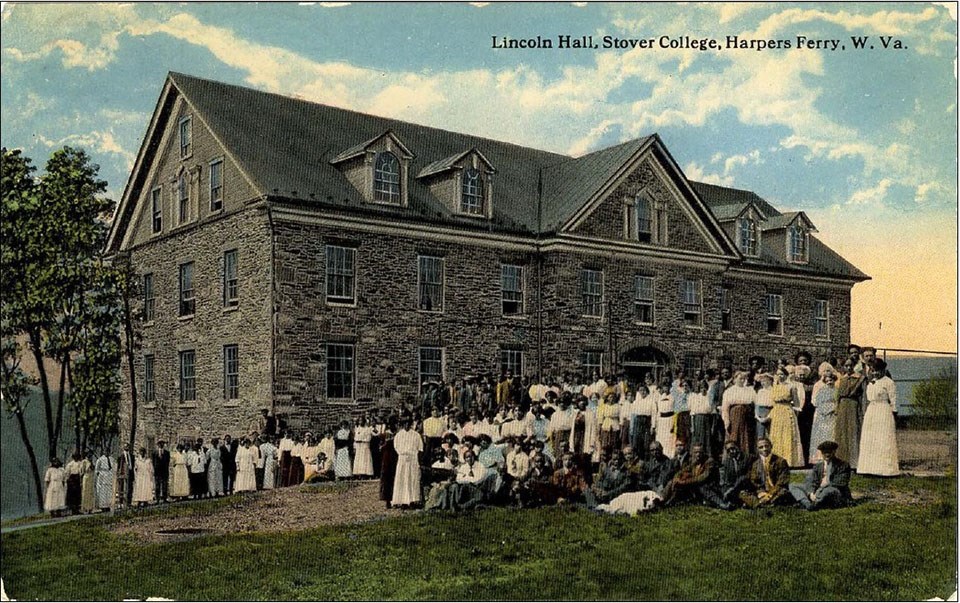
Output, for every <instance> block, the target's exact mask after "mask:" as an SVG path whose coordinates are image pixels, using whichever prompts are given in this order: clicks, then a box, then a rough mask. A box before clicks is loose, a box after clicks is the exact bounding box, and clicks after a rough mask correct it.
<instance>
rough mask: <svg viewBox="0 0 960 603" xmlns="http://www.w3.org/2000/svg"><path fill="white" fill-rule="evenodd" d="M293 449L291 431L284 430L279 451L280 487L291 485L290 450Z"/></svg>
mask: <svg viewBox="0 0 960 603" xmlns="http://www.w3.org/2000/svg"><path fill="white" fill-rule="evenodd" d="M291 450H293V438H291V437H290V432H289V431H284V432H283V437H281V438H280V445H279V446H278V447H277V452H278V453H279V455H280V480H279V481H280V487H281V488H286V487H287V486H289V485H290V451H291Z"/></svg>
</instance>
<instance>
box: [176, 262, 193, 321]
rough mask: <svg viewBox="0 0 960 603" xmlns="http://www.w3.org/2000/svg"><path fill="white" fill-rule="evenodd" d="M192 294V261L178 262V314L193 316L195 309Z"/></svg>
mask: <svg viewBox="0 0 960 603" xmlns="http://www.w3.org/2000/svg"><path fill="white" fill-rule="evenodd" d="M193 295H194V291H193V262H187V263H186V264H180V316H193V312H194V310H195V309H196V300H195V299H194V297H193Z"/></svg>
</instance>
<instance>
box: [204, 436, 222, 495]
mask: <svg viewBox="0 0 960 603" xmlns="http://www.w3.org/2000/svg"><path fill="white" fill-rule="evenodd" d="M207 459H209V462H208V464H207V493H208V494H210V496H223V462H222V461H221V460H220V438H213V440H211V441H210V450H208V451H207Z"/></svg>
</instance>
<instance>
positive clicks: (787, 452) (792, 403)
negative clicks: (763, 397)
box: [770, 367, 804, 467]
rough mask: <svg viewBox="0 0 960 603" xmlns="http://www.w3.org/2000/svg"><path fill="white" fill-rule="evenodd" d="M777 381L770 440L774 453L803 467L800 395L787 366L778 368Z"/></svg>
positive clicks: (773, 395)
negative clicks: (791, 380) (798, 417)
mask: <svg viewBox="0 0 960 603" xmlns="http://www.w3.org/2000/svg"><path fill="white" fill-rule="evenodd" d="M774 379H775V383H774V384H773V388H772V390H771V392H770V397H771V398H772V399H773V408H772V409H771V410H770V442H771V444H772V445H773V450H772V452H773V454H775V455H777V456H779V457H780V458H782V459H784V460H786V461H787V464H788V465H789V466H790V467H803V465H804V457H803V442H802V441H801V440H800V426H799V425H798V423H797V413H798V412H799V411H800V405H801V404H803V402H802V401H801V400H800V395H801V394H798V392H797V388H796V387H794V384H793V383H791V382H790V373H789V372H787V369H786V368H782V367H781V368H777V372H776V373H775V374H774Z"/></svg>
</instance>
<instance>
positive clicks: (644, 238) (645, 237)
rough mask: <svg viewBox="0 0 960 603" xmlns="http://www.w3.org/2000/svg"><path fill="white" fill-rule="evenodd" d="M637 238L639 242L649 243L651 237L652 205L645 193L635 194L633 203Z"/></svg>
mask: <svg viewBox="0 0 960 603" xmlns="http://www.w3.org/2000/svg"><path fill="white" fill-rule="evenodd" d="M634 214H635V220H634V221H633V222H634V227H635V229H636V237H637V240H638V241H640V242H641V243H649V242H650V241H651V240H652V238H653V207H652V204H651V202H650V198H649V197H647V196H646V195H637V197H636V202H635V205H634Z"/></svg>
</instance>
